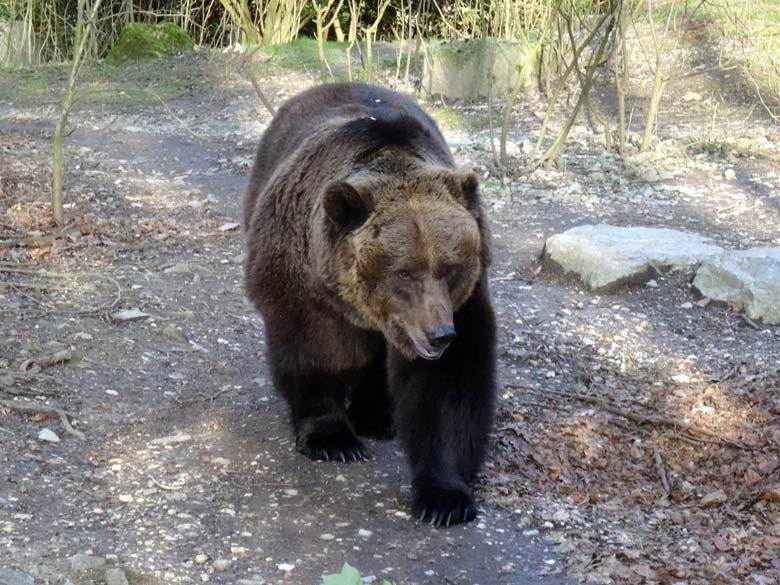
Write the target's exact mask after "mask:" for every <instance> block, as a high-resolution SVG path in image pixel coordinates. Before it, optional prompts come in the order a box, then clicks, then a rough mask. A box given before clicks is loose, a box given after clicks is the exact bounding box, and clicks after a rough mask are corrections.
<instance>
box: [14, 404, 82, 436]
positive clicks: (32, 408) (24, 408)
mask: <svg viewBox="0 0 780 585" xmlns="http://www.w3.org/2000/svg"><path fill="white" fill-rule="evenodd" d="M0 406H2V407H3V408H7V409H9V410H16V411H18V412H24V413H28V414H38V413H44V414H56V415H57V416H58V417H59V419H60V422H61V423H62V426H63V427H65V432H67V433H68V434H70V435H73V436H74V437H77V438H79V439H81V440H84V439H85V438H86V437H85V436H84V433H82V432H81V431H77V430H76V429H74V428H73V427H72V426H71V424H70V421H69V420H68V416H75V415H73V414H72V413H70V412H68V411H67V410H62V409H60V408H54V407H51V406H45V405H43V404H35V403H34V402H22V401H18V400H0Z"/></svg>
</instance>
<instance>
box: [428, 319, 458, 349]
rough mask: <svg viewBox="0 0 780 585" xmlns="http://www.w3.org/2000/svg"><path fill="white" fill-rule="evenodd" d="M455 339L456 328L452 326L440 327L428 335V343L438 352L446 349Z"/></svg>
mask: <svg viewBox="0 0 780 585" xmlns="http://www.w3.org/2000/svg"><path fill="white" fill-rule="evenodd" d="M453 339H455V327H453V326H452V325H444V326H443V327H438V328H436V329H434V330H433V331H431V332H430V333H429V334H428V342H429V343H430V344H431V346H432V347H433V349H435V350H437V351H441V350H444V349H446V348H447V346H448V345H449V344H450V343H451V342H452V340H453Z"/></svg>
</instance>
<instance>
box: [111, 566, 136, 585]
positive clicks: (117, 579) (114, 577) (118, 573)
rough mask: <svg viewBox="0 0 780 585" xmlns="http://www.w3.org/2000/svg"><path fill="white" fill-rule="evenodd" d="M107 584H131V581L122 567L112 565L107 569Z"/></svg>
mask: <svg viewBox="0 0 780 585" xmlns="http://www.w3.org/2000/svg"><path fill="white" fill-rule="evenodd" d="M106 585H130V583H129V581H128V580H127V575H125V572H124V571H123V570H122V569H119V568H117V567H112V568H110V569H106Z"/></svg>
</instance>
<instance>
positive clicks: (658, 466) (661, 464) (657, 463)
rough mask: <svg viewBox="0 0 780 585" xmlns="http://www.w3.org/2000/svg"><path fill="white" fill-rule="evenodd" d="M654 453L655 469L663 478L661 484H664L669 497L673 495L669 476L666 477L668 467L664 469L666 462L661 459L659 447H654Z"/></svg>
mask: <svg viewBox="0 0 780 585" xmlns="http://www.w3.org/2000/svg"><path fill="white" fill-rule="evenodd" d="M653 455H654V458H655V469H656V471H657V472H658V477H660V478H661V484H662V485H663V486H664V491H665V492H666V496H667V497H669V496H671V495H672V488H671V486H670V485H669V478H668V477H666V469H664V462H663V460H662V459H661V454H660V453H659V452H658V450H657V449H653Z"/></svg>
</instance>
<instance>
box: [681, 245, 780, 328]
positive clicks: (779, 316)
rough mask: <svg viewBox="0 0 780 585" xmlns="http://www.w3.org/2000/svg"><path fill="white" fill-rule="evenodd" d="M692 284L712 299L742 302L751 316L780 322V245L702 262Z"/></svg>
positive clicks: (733, 251) (721, 255) (741, 251)
mask: <svg viewBox="0 0 780 585" xmlns="http://www.w3.org/2000/svg"><path fill="white" fill-rule="evenodd" d="M693 286H694V287H696V288H697V289H698V291H699V292H700V293H701V294H703V295H704V296H705V297H708V298H710V299H712V300H715V301H723V302H729V303H735V304H737V305H739V306H740V307H742V308H743V309H744V311H745V313H746V314H747V316H748V317H750V318H751V319H757V320H758V319H760V320H762V321H763V322H764V323H768V324H770V325H777V324H780V248H751V249H750V250H730V251H727V252H723V253H722V254H718V255H717V256H713V257H712V258H709V259H708V260H707V261H705V262H704V263H702V265H701V267H700V268H699V270H698V271H697V272H696V278H695V279H694V281H693Z"/></svg>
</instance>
